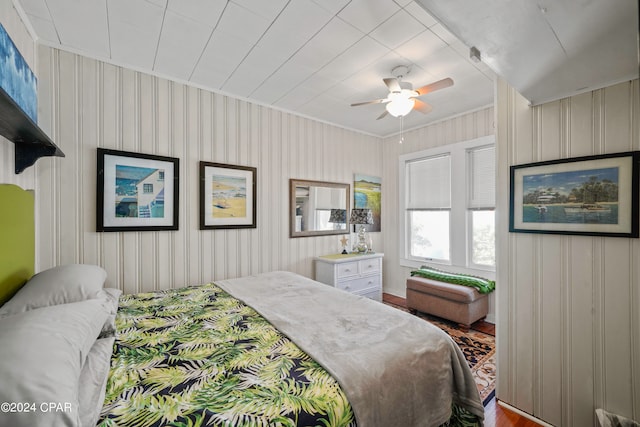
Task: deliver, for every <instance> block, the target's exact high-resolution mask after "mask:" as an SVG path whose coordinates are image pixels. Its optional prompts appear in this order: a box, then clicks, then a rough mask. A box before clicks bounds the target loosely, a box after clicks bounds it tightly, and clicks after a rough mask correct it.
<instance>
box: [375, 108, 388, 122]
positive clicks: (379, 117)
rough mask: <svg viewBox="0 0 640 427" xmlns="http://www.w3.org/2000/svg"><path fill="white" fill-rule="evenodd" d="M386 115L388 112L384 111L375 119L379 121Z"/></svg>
mask: <svg viewBox="0 0 640 427" xmlns="http://www.w3.org/2000/svg"><path fill="white" fill-rule="evenodd" d="M387 114H389V112H388V111H387V110H384V111H383V112H382V114H380V115H379V116H378V118H377V119H376V120H380V119H381V118H383V117H384V116H386V115H387Z"/></svg>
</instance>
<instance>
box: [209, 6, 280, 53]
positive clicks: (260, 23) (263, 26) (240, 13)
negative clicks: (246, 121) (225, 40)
mask: <svg viewBox="0 0 640 427" xmlns="http://www.w3.org/2000/svg"><path fill="white" fill-rule="evenodd" d="M271 22H272V21H270V20H268V19H267V18H265V17H263V16H261V15H259V14H257V13H254V12H252V11H250V10H247V9H245V8H244V7H241V6H238V5H237V4H235V3H233V2H229V3H228V5H227V7H226V9H225V10H224V13H223V14H222V17H221V19H220V22H218V26H217V27H216V32H218V31H220V32H222V33H223V34H225V35H227V34H228V35H231V36H233V37H235V38H238V39H241V40H244V41H246V42H250V43H251V44H256V43H257V42H258V40H260V37H262V35H263V34H264V32H265V31H266V30H267V29H268V28H269V25H271ZM239 23H241V24H240V25H239Z"/></svg>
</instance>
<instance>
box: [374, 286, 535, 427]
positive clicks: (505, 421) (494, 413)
mask: <svg viewBox="0 0 640 427" xmlns="http://www.w3.org/2000/svg"><path fill="white" fill-rule="evenodd" d="M382 300H383V301H384V302H386V303H389V304H393V305H397V306H400V307H405V308H406V306H407V304H406V301H405V299H404V298H401V297H397V296H395V295H391V294H382ZM471 329H475V330H476V331H480V332H484V333H485V334H489V335H493V336H495V335H496V333H495V331H496V329H495V325H494V324H493V323H489V322H485V321H484V320H480V321H478V322H476V323H474V324H472V325H471ZM484 425H485V427H539V424H538V423H536V422H534V421H531V420H530V419H528V418H525V417H523V416H522V415H520V414H517V413H515V412H512V411H510V410H508V409H507V408H504V407H502V406H500V405H499V404H498V402H497V401H496V398H495V397H494V398H493V399H491V400H490V401H489V403H487V406H485V408H484Z"/></svg>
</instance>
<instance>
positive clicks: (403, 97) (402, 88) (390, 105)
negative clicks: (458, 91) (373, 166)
mask: <svg viewBox="0 0 640 427" xmlns="http://www.w3.org/2000/svg"><path fill="white" fill-rule="evenodd" d="M409 71H410V69H409V67H407V66H405V65H399V66H397V67H395V68H393V69H392V70H391V75H392V76H393V77H389V78H385V79H382V81H383V82H384V84H385V85H387V87H388V88H389V95H387V97H386V98H381V99H376V100H373V101H365V102H356V103H355V104H351V106H352V107H357V106H359V105H369V104H386V106H385V107H386V108H385V111H384V112H383V113H382V114H380V115H379V116H378V118H377V119H376V120H380V119H381V118H383V117H384V116H386V115H387V114H391V115H392V116H394V117H403V116H406V115H407V114H409V113H410V112H411V110H418V111H420V112H421V113H424V114H427V113H429V112H430V111H431V110H432V109H433V107H432V106H431V105H429V104H427V103H426V102H424V101H422V100H420V99H418V98H419V97H421V96H423V95H426V94H428V93H431V92H434V91H436V90H439V89H444V88H447V87H449V86H453V80H452V79H450V78H446V79H442V80H438V81H437V82H433V83H430V84H428V85H425V86H422V87H419V88H418V89H415V90H414V89H413V86H412V85H411V83H409V82H403V81H402V78H404V77H405V76H406V75H407V74H409Z"/></svg>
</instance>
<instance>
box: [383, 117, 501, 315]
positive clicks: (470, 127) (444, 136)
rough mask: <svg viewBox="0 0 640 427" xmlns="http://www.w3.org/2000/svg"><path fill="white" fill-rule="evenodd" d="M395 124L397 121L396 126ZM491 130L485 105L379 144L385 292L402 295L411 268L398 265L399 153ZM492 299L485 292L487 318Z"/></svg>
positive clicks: (493, 312)
mask: <svg viewBox="0 0 640 427" xmlns="http://www.w3.org/2000/svg"><path fill="white" fill-rule="evenodd" d="M399 124H400V122H399V121H398V126H399ZM493 134H494V110H493V108H492V107H489V108H484V109H482V110H479V111H476V112H472V113H468V114H463V115H461V116H458V117H454V118H451V119H448V120H443V121H441V122H438V123H435V124H432V125H430V126H425V127H422V128H419V129H415V130H411V131H408V132H404V135H403V136H404V142H403V143H402V144H399V143H398V141H399V139H400V136H399V135H397V136H393V137H389V138H385V140H384V141H383V144H382V159H383V160H382V162H383V165H382V166H383V169H382V237H383V241H384V252H385V264H384V270H383V274H384V291H385V292H387V293H390V294H393V295H397V296H401V297H403V298H404V297H405V296H406V279H407V277H409V273H410V272H411V270H412V269H411V268H409V267H403V266H401V265H400V244H399V237H398V236H399V233H400V227H399V225H398V224H399V221H400V218H399V212H400V209H399V203H400V196H399V182H398V179H399V172H398V159H399V157H400V156H401V155H403V154H407V153H414V152H417V151H422V150H426V149H428V148H433V147H439V146H442V145H447V144H453V143H456V142H462V141H468V140H471V139H475V138H480V137H483V136H488V135H493ZM489 278H491V277H489ZM498 286H499V284H498ZM494 300H495V297H494V295H493V294H491V295H489V315H488V316H487V318H488V320H491V321H493V320H494V318H495V304H494Z"/></svg>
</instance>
